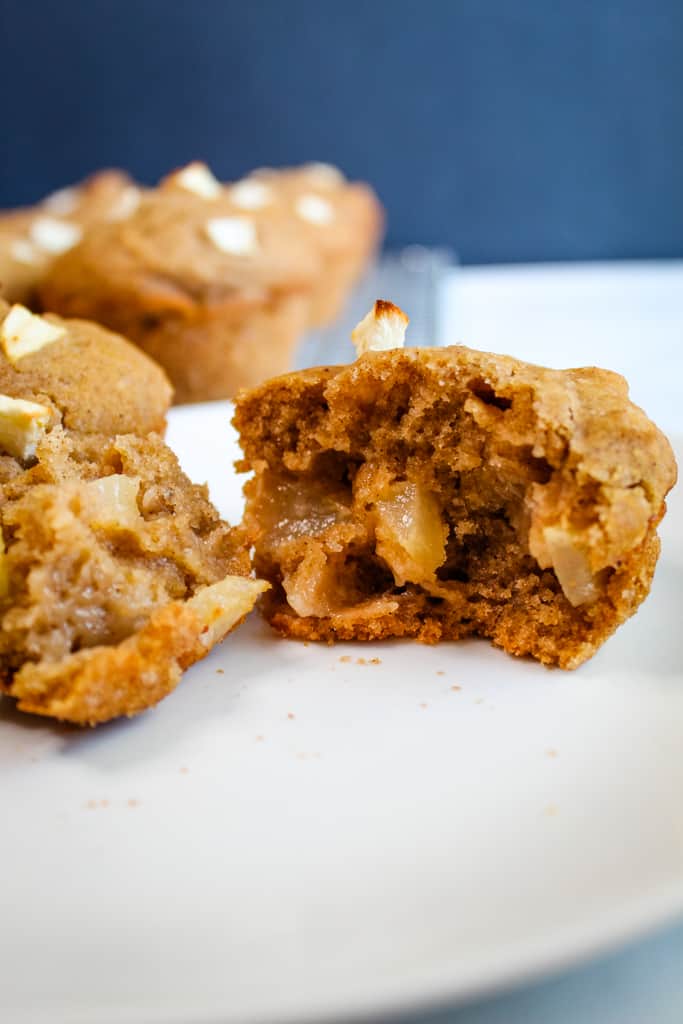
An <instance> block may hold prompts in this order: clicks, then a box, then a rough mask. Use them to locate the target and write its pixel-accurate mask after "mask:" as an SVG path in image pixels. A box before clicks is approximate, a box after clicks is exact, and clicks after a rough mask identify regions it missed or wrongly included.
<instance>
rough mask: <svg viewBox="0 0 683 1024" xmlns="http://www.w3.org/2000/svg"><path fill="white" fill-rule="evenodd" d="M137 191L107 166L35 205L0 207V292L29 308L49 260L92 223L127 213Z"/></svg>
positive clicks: (137, 198) (135, 202)
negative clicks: (2, 209) (4, 208)
mask: <svg viewBox="0 0 683 1024" xmlns="http://www.w3.org/2000/svg"><path fill="white" fill-rule="evenodd" d="M140 195H141V190H140V189H139V188H138V186H137V185H135V183H134V182H133V181H132V179H131V178H129V176H128V175H127V174H125V173H124V172H123V171H117V170H107V171H100V172H99V173H97V174H93V175H92V176H91V177H89V178H86V180H85V181H83V182H82V183H81V184H79V185H72V186H70V187H68V188H63V189H60V190H59V191H58V192H54V193H53V194H52V195H50V196H48V197H47V198H46V199H44V200H43V201H42V202H41V203H39V204H38V205H37V206H33V207H27V208H24V209H20V210H8V211H2V212H0V295H2V296H4V298H6V299H7V300H8V301H9V302H21V303H23V304H24V305H27V306H29V307H31V308H34V307H35V306H36V305H37V292H38V288H39V285H40V283H41V281H42V279H43V277H44V276H45V273H46V272H47V269H48V267H49V266H50V263H51V262H52V261H53V260H54V259H55V258H56V257H57V256H59V255H60V254H61V253H63V252H66V251H67V250H68V249H71V248H72V247H73V246H74V245H76V243H77V242H79V241H80V239H81V238H82V236H83V232H84V231H85V230H86V229H87V228H89V227H91V226H92V225H93V224H96V223H99V222H100V221H109V220H121V219H123V218H125V217H128V216H129V215H130V214H131V213H132V212H133V210H134V209H135V208H136V207H137V205H138V203H139V201H140Z"/></svg>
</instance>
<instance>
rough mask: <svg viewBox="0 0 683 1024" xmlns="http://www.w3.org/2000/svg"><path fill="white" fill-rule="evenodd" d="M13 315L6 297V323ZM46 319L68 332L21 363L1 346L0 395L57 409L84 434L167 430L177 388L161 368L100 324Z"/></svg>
mask: <svg viewBox="0 0 683 1024" xmlns="http://www.w3.org/2000/svg"><path fill="white" fill-rule="evenodd" d="M9 311H10V307H9V306H7V305H6V304H5V303H4V302H3V301H2V299H0V325H1V324H2V322H3V321H4V320H5V318H6V316H7V314H8V313H9ZM45 319H46V320H47V321H48V322H49V323H51V324H54V325H55V326H57V327H61V328H63V329H64V334H63V336H62V337H61V338H59V339H58V340H57V341H54V342H52V343H51V344H49V345H46V346H45V347H43V348H41V349H39V350H38V351H36V352H33V353H31V354H29V355H26V356H24V357H23V358H22V359H20V360H18V361H17V362H11V361H10V360H9V359H8V358H7V355H6V353H5V351H4V350H3V348H2V346H0V393H2V394H6V395H10V396H11V397H13V398H24V399H28V400H29V401H36V402H40V403H47V404H49V405H51V406H52V407H54V408H55V409H57V410H59V415H60V417H61V421H62V422H63V424H64V426H65V427H67V428H69V429H70V430H75V431H78V432H80V433H102V434H127V433H135V434H140V435H143V434H147V433H150V432H151V431H157V432H163V430H164V428H165V425H166V414H167V412H168V407H169V405H170V401H171V388H170V385H169V383H168V380H167V378H166V375H165V374H164V372H163V370H161V369H160V367H159V366H157V365H156V364H155V363H154V362H152V360H151V359H148V358H147V357H146V356H145V355H144V354H143V353H141V352H140V351H139V350H138V349H137V348H136V347H135V346H134V345H131V344H130V343H129V342H128V341H126V339H125V338H122V337H121V336H120V335H117V334H114V333H112V332H111V331H108V330H106V329H105V328H103V327H100V326H99V325H97V324H94V323H89V322H87V321H83V320H63V319H62V318H61V317H58V316H54V315H52V314H47V315H46V317H45Z"/></svg>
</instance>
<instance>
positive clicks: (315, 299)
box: [247, 164, 384, 327]
mask: <svg viewBox="0 0 683 1024" xmlns="http://www.w3.org/2000/svg"><path fill="white" fill-rule="evenodd" d="M254 177H255V178H256V179H257V180H259V181H264V182H266V183H267V185H268V186H269V187H271V188H272V189H273V191H274V192H275V194H276V196H277V198H278V201H279V202H280V203H282V204H283V206H284V207H285V209H286V210H288V211H289V213H290V215H291V216H292V217H293V218H294V221H295V223H296V225H297V230H299V231H303V232H304V233H305V234H306V236H307V237H308V238H309V239H310V241H311V242H312V244H313V245H315V247H316V249H317V250H318V251H319V253H320V255H321V261H322V273H321V275H320V279H319V281H318V283H317V285H316V286H315V288H314V291H313V294H312V297H311V309H310V323H311V325H312V326H314V327H324V326H326V325H327V324H330V323H332V322H333V321H334V320H335V319H336V318H337V317H338V315H339V313H340V311H341V309H342V307H343V305H344V303H345V301H346V300H347V298H348V296H349V293H350V291H351V289H352V288H353V286H354V284H355V283H356V282H357V280H358V279H359V277H360V276H361V274H362V273H363V272H364V271H365V270H366V269H367V267H368V265H369V263H370V262H371V261H372V259H373V258H374V256H375V254H376V252H377V250H378V248H379V246H380V243H381V241H382V236H383V233H384V211H383V209H382V206H381V204H380V202H379V199H378V198H377V196H376V195H375V193H374V191H373V190H372V189H371V188H370V186H369V185H366V184H364V183H362V182H349V181H347V180H346V179H345V178H344V176H343V175H342V174H341V172H339V171H338V170H337V169H336V168H334V167H330V166H327V165H324V164H323V165H321V164H305V165H303V166H302V167H290V168H284V169H280V170H272V169H266V170H261V171H257V172H255V175H254ZM247 180H249V179H247Z"/></svg>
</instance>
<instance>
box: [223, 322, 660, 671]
mask: <svg viewBox="0 0 683 1024" xmlns="http://www.w3.org/2000/svg"><path fill="white" fill-rule="evenodd" d="M406 322H407V318H406V317H405V316H404V314H402V313H401V311H400V310H398V309H397V308H396V307H394V306H392V305H391V304H390V303H382V302H378V303H377V304H376V306H375V309H374V310H373V311H372V312H371V314H369V315H368V317H367V318H366V319H365V320H364V321H363V322H362V324H360V325H359V327H358V328H357V329H356V331H355V332H354V336H355V341H356V342H357V347H358V349H359V352H360V355H359V357H358V359H357V360H356V361H355V362H354V363H353V364H351V365H350V366H346V367H323V368H319V369H311V370H305V371H302V372H300V373H293V374H289V375H287V376H283V377H280V378H279V379H277V380H273V381H270V382H268V383H266V384H264V385H262V386H261V387H260V388H257V389H255V390H253V391H251V392H248V393H243V394H242V395H240V396H239V398H238V401H237V408H236V415H235V425H236V427H237V429H238V430H239V432H240V435H241V444H242V447H243V450H244V456H245V457H244V460H243V462H242V463H241V467H240V468H242V469H244V470H248V469H251V470H253V471H254V476H253V479H251V480H250V481H249V482H248V483H247V484H246V486H245V494H246V498H247V503H246V512H245V519H244V524H245V526H246V527H247V529H248V530H249V531H251V532H253V533H254V534H255V535H256V537H257V539H256V546H255V568H256V571H257V573H258V574H259V575H260V576H263V577H264V578H265V579H267V580H269V581H270V582H271V583H272V590H271V591H270V593H269V594H268V595H267V597H266V599H265V601H264V612H265V615H266V617H267V619H268V620H269V622H270V623H271V624H272V625H273V626H274V628H275V629H276V630H277V631H278V632H280V633H281V634H282V635H285V636H290V637H296V638H300V639H309V640H310V639H315V640H327V641H330V640H335V639H341V640H350V639H356V640H374V639H382V638H385V637H417V638H419V639H421V640H424V641H427V642H434V641H438V640H442V639H458V638H461V637H466V636H470V635H478V636H483V637H488V638H490V639H491V640H493V642H494V643H495V644H497V645H499V646H500V647H502V648H504V649H505V650H506V651H508V652H510V653H511V654H515V655H532V656H533V657H534V658H537V659H539V660H540V661H542V662H544V663H546V664H548V665H559V666H561V667H563V668H574V667H576V666H578V665H580V664H581V663H582V662H583V661H585V660H586V659H587V658H589V657H590V656H591V655H592V654H593V653H594V652H595V651H596V650H597V648H598V647H599V646H600V645H601V644H602V643H603V642H604V640H605V639H606V638H607V637H609V636H610V634H611V633H612V632H613V631H614V630H615V629H616V628H617V627H618V626H619V625H620V623H622V622H623V621H624V620H625V619H627V618H628V617H629V616H630V615H632V614H633V613H634V612H635V611H636V609H637V608H638V606H639V604H640V603H641V601H642V600H643V599H644V598H645V597H646V595H647V593H648V591H649V589H650V584H651V582H652V577H653V573H654V569H655V564H656V561H657V557H658V554H659V538H658V536H657V524H658V522H659V521H660V519H661V517H662V516H663V514H664V512H665V508H666V506H665V496H666V494H667V492H668V491H669V489H670V488H671V487H672V486H673V484H674V482H675V479H676V466H675V461H674V457H673V454H672V451H671V447H670V445H669V443H668V441H667V440H666V438H665V437H664V435H663V434H662V433H661V432H660V431H659V430H658V429H657V427H656V426H655V425H654V424H653V423H652V422H651V421H650V420H649V419H648V418H647V416H646V415H645V414H644V413H643V412H642V411H641V410H640V409H639V408H637V407H636V406H635V405H634V404H633V403H632V402H630V401H629V399H628V388H627V385H626V382H625V381H624V380H623V378H621V377H619V376H618V375H617V374H614V373H610V372H608V371H606V370H599V369H594V368H590V369H578V370H564V371H558V370H549V369H543V368H541V367H537V366H532V365H529V364H527V363H523V362H520V361H518V360H516V359H512V358H509V357H506V356H497V355H491V354H488V353H483V352H477V351H473V350H471V349H467V348H464V347H461V346H455V347H451V348H443V349H429V348H425V349H405V350H403V349H401V348H399V347H394V346H397V345H401V344H402V339H403V333H404V331H405V325H406ZM381 349H387V350H386V351H382V350H381Z"/></svg>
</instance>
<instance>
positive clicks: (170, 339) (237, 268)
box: [40, 163, 320, 402]
mask: <svg viewBox="0 0 683 1024" xmlns="http://www.w3.org/2000/svg"><path fill="white" fill-rule="evenodd" d="M235 195H236V193H234V192H233V191H232V190H231V189H229V188H226V187H225V186H223V185H221V184H220V182H218V181H217V180H216V179H215V178H214V176H213V175H212V174H211V172H210V171H209V169H208V168H207V167H206V166H205V165H203V164H198V163H195V164H190V165H189V166H188V167H185V168H183V169H181V170H180V171H177V172H175V173H174V174H172V175H170V176H169V178H167V179H166V180H165V181H163V182H162V183H161V185H160V186H159V187H158V188H156V189H154V190H152V191H150V192H149V193H147V194H146V195H145V196H144V197H143V198H142V200H141V202H140V205H139V207H138V209H137V211H136V212H135V213H133V214H132V215H131V216H130V217H129V218H128V219H127V220H126V221H120V222H117V223H108V224H99V225H97V226H96V227H94V228H92V229H91V230H90V231H88V233H87V235H86V236H85V237H84V239H83V241H82V242H81V243H80V244H79V245H77V246H75V247H74V248H72V249H70V250H69V251H68V252H66V253H64V255H62V256H61V257H60V258H59V259H58V260H56V261H55V263H54V264H53V265H52V267H51V269H50V272H49V274H48V275H47V278H46V279H45V281H44V282H43V285H42V288H41V291H40V296H41V301H42V304H43V306H44V308H46V309H51V310H54V311H56V312H58V313H62V314H64V315H66V316H83V317H86V318H88V319H92V320H96V321H97V322H99V323H102V324H105V325H106V326H108V327H111V328H113V329H114V330H117V331H120V332H121V333H122V334H124V335H125V336H126V337H127V338H129V339H130V340H131V341H133V342H135V344H137V345H139V346H140V347H141V348H142V349H144V351H145V352H147V353H148V354H149V355H150V356H151V357H152V358H153V359H155V360H156V361H157V362H158V363H160V364H161V366H163V367H164V369H165V370H166V373H167V374H168V376H169V377H170V379H171V383H172V384H173V387H174V391H175V394H174V399H175V401H176V402H192V401H199V400H203V399H216V398H227V397H230V396H232V395H234V394H235V392H236V391H237V389H238V388H239V387H241V386H251V385H253V384H255V383H257V382H260V381H262V380H264V379H265V378H266V377H269V376H271V375H272V374H273V373H280V372H282V371H284V370H285V369H287V368H288V367H289V365H290V362H291V357H292V353H293V350H294V347H295V345H296V343H297V341H298V340H299V338H300V336H301V334H302V333H303V331H304V330H305V328H306V324H307V321H308V310H309V302H310V294H311V288H312V285H313V283H314V281H315V280H316V279H317V277H318V276H319V265H320V258H319V254H318V252H317V250H316V248H315V246H314V245H313V244H312V242H311V241H310V240H309V239H308V238H307V237H306V235H305V233H303V232H299V231H296V230H294V226H293V223H292V219H291V217H287V216H284V214H283V212H282V210H281V208H280V207H278V206H277V205H275V206H272V207H271V206H269V205H265V206H258V204H254V203H252V204H251V206H250V205H249V204H248V202H247V203H246V205H245V200H244V195H242V199H241V200H240V199H239V193H237V196H238V198H237V199H236V198H235Z"/></svg>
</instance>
